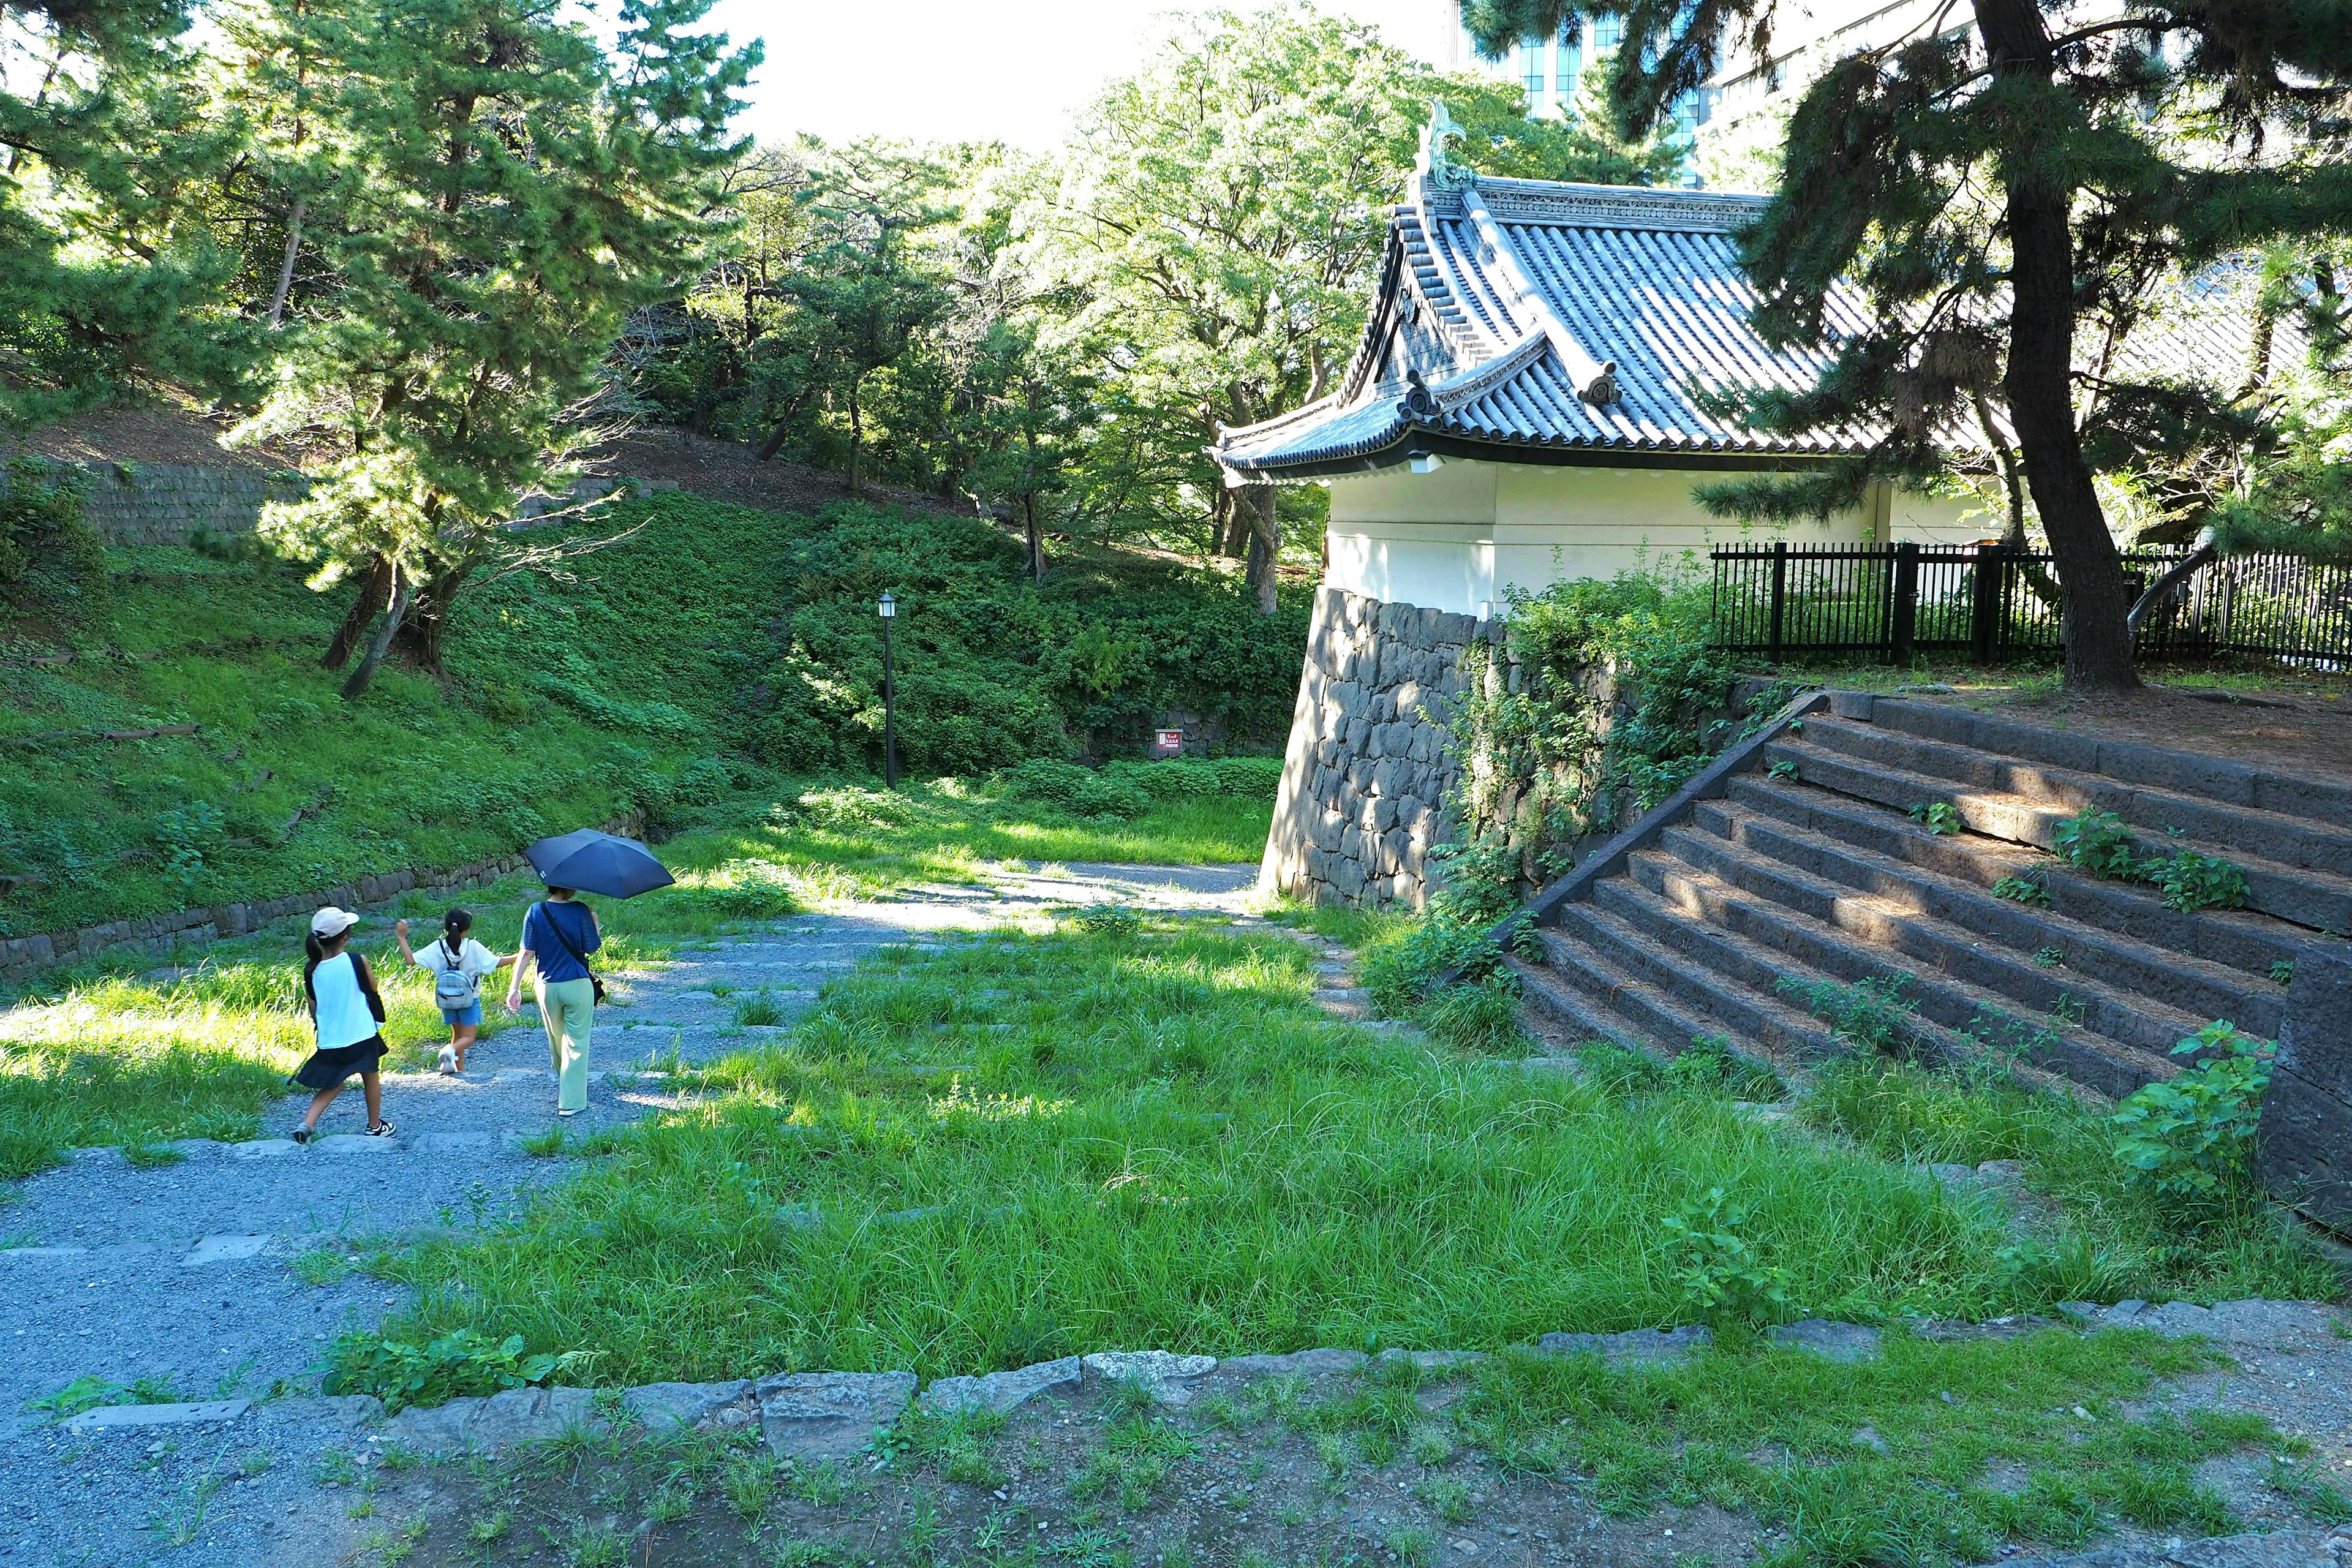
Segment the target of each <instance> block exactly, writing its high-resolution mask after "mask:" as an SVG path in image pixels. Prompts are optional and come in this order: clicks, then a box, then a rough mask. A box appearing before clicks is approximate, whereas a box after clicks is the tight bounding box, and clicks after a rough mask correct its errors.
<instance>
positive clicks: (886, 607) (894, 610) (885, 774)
mask: <svg viewBox="0 0 2352 1568" xmlns="http://www.w3.org/2000/svg"><path fill="white" fill-rule="evenodd" d="M874 608H875V612H876V613H877V615H879V616H881V617H882V787H883V788H884V789H897V788H898V706H897V699H898V691H897V689H895V687H894V685H893V683H892V681H891V679H890V623H891V622H892V621H895V620H897V619H898V600H896V599H894V598H892V597H891V596H890V595H887V594H885V595H882V601H881V603H880V604H878V605H875V606H874Z"/></svg>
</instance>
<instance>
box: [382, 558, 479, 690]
mask: <svg viewBox="0 0 2352 1568" xmlns="http://www.w3.org/2000/svg"><path fill="white" fill-rule="evenodd" d="M473 568H474V563H472V562H470V561H467V562H465V563H462V564H460V565H457V566H455V567H452V568H451V569H449V570H448V571H446V572H442V573H439V574H436V575H435V576H433V577H432V578H430V579H428V580H427V581H426V582H425V586H424V587H422V588H420V589H418V590H417V592H416V596H415V599H414V600H413V601H412V602H411V603H410V605H409V606H408V614H407V615H406V616H404V617H403V618H402V620H401V623H400V631H399V633H398V635H397V636H396V637H394V639H393V647H394V648H395V649H397V650H398V651H399V652H401V653H404V654H405V655H407V657H408V659H409V662H411V663H412V664H414V665H415V666H416V668H419V669H421V670H423V671H425V674H427V675H430V676H431V677H433V679H436V680H446V679H448V677H449V672H448V671H447V670H446V669H445V668H442V664H441V646H442V639H443V637H445V636H446V634H447V632H448V629H449V612H450V609H451V608H452V606H454V605H456V604H457V593H458V590H460V589H462V588H463V587H464V586H465V585H466V579H467V577H469V576H471V575H472V574H473Z"/></svg>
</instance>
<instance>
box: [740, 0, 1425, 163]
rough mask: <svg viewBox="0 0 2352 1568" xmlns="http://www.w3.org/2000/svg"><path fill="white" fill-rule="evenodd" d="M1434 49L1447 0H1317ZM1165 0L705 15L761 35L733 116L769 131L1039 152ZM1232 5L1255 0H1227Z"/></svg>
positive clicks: (1128, 52)
mask: <svg viewBox="0 0 2352 1568" xmlns="http://www.w3.org/2000/svg"><path fill="white" fill-rule="evenodd" d="M1318 5H1319V6H1320V8H1321V9H1323V10H1325V11H1328V12H1330V13H1332V14H1335V15H1342V16H1352V17H1354V18H1356V19H1357V20H1359V21H1362V22H1367V23H1370V25H1371V26H1375V27H1378V28H1379V29H1380V32H1381V37H1383V38H1385V39H1386V40H1388V41H1389V42H1390V43H1392V44H1395V45H1397V46H1398V47H1402V48H1404V49H1408V50H1410V51H1412V53H1414V54H1416V55H1419V56H1420V57H1421V58H1423V59H1427V60H1433V61H1435V60H1440V59H1442V58H1444V55H1443V52H1442V51H1443V50H1444V47H1445V43H1446V29H1447V28H1448V26H1450V25H1451V24H1450V21H1449V18H1450V16H1453V15H1456V14H1458V13H1457V12H1456V11H1455V9H1454V0H1318ZM1212 8H1214V7H1213V6H1205V5H1203V6H1186V5H1181V4H1171V0H898V3H897V4H894V5H875V4H874V3H873V0H781V3H780V0H719V4H718V5H717V6H716V7H714V9H713V10H712V12H711V15H710V18H709V26H713V27H716V28H719V29H723V30H724V31H725V32H727V33H728V34H729V35H730V37H734V38H736V39H739V40H740V39H743V38H751V37H764V38H765V39H766V40H767V45H768V59H767V64H765V65H764V66H762V67H761V68H760V74H759V77H758V79H756V80H755V81H754V83H753V85H752V89H751V94H750V98H751V106H750V108H749V109H748V110H746V112H745V113H744V115H743V117H742V119H741V120H740V121H738V122H737V129H738V130H740V131H744V132H750V133H751V134H752V135H755V136H758V137H760V138H761V140H763V141H765V140H768V139H771V138H782V137H786V136H790V135H792V134H793V133H794V132H802V131H807V132H814V133H815V134H816V135H819V136H822V137H824V139H825V140H827V141H847V140H850V139H853V138H856V137H859V136H892V137H898V138H900V139H902V140H906V141H914V142H961V141H971V142H981V141H1003V142H1011V143H1012V144H1013V145H1014V146H1018V147H1025V148H1029V149H1032V150H1034V151H1039V152H1043V151H1045V150H1046V149H1048V148H1050V147H1052V146H1054V145H1055V143H1056V142H1059V141H1060V140H1061V137H1062V133H1063V132H1064V130H1065V129H1066V126H1067V124H1068V122H1069V118H1070V115H1071V113H1072V112H1073V111H1074V110H1077V109H1079V108H1080V107H1082V106H1083V105H1085V104H1086V102H1087V100H1089V99H1091V98H1092V97H1093V96H1094V94H1095V91H1096V89H1098V88H1100V87H1101V86H1102V84H1103V83H1104V82H1106V81H1108V80H1109V79H1112V78H1114V77H1118V76H1123V75H1125V74H1127V73H1128V72H1129V71H1131V70H1133V69H1134V68H1135V67H1136V66H1137V65H1138V64H1139V62H1140V61H1141V60H1142V59H1143V58H1144V56H1145V54H1146V53H1147V52H1148V51H1149V49H1150V46H1151V45H1152V43H1153V42H1154V41H1156V40H1157V39H1159V38H1160V37H1165V36H1166V35H1167V33H1168V32H1169V31H1170V30H1171V20H1170V19H1171V17H1172V16H1176V15H1178V14H1180V13H1181V12H1182V11H1184V10H1187V9H1212ZM1228 8H1230V9H1233V10H1237V11H1246V10H1251V9H1255V0H1232V3H1231V4H1230V5H1229V7H1228Z"/></svg>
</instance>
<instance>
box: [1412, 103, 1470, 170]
mask: <svg viewBox="0 0 2352 1568" xmlns="http://www.w3.org/2000/svg"><path fill="white" fill-rule="evenodd" d="M1467 134H1469V133H1468V132H1465V131H1464V130H1463V129H1462V127H1461V126H1459V125H1457V124H1455V123H1454V117H1453V116H1452V115H1450V114H1448V113H1446V112H1445V100H1444V99H1442V98H1433V99H1431V100H1429V123H1428V124H1426V125H1424V126H1423V127H1422V128H1421V156H1420V157H1419V158H1417V159H1416V160H1414V162H1413V173H1414V174H1418V175H1420V176H1421V181H1422V184H1423V186H1424V187H1425V188H1426V189H1429V190H1433V191H1466V190H1468V189H1470V187H1471V186H1473V185H1475V184H1477V183H1478V172H1477V171H1476V170H1475V169H1472V168H1470V167H1468V166H1467V165H1465V164H1462V163H1454V161H1453V160H1452V159H1451V158H1448V157H1447V156H1446V155H1445V144H1446V143H1447V142H1458V141H1460V140H1461V139H1462V138H1463V137H1465V136H1466V135H1467Z"/></svg>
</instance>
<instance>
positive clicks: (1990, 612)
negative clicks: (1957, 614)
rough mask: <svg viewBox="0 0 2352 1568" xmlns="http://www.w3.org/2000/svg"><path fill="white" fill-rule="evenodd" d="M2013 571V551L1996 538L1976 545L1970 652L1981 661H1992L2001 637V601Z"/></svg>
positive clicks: (1970, 607)
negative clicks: (2010, 573)
mask: <svg viewBox="0 0 2352 1568" xmlns="http://www.w3.org/2000/svg"><path fill="white" fill-rule="evenodd" d="M2008 575H2009V552H2008V550H2007V549H2006V548H2005V547H2003V546H2002V545H2000V543H1998V542H1985V543H1982V544H1979V545H1978V546H1977V548H1976V577H1975V580H1974V582H1973V583H1972V584H1970V586H1971V587H1972V588H1973V589H1974V590H1975V591H1974V593H1973V594H1971V595H1970V596H1969V657H1970V658H1972V659H1974V660H1975V661H1976V662H1977V663H1979V664H1990V663H1991V662H1992V658H1993V648H1994V647H1996V646H1997V645H1998V643H1999V642H2000V602H2001V598H2002V595H2001V589H2002V587H2003V586H2004V585H2005V584H2004V581H2003V580H2004V579H2005V578H2007V577H2008Z"/></svg>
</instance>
